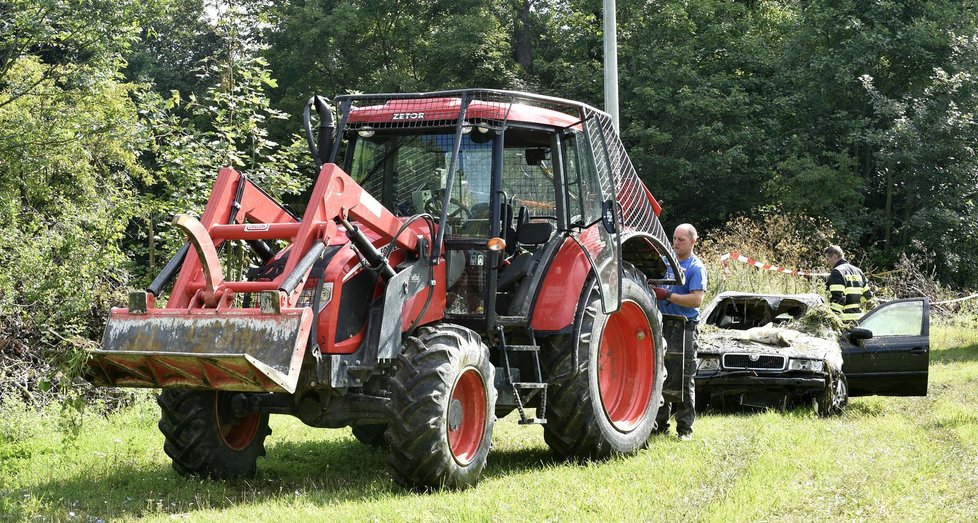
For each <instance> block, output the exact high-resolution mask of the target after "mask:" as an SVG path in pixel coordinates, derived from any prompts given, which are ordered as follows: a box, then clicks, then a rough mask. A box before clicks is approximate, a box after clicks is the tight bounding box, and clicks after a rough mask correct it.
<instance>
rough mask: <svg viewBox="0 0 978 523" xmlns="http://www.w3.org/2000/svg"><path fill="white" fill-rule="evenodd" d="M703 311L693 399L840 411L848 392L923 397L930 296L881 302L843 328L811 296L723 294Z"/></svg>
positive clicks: (825, 412) (720, 403)
mask: <svg viewBox="0 0 978 523" xmlns="http://www.w3.org/2000/svg"><path fill="white" fill-rule="evenodd" d="M701 317H702V318H703V319H704V320H703V321H704V325H703V327H702V329H701V330H702V332H701V334H700V338H699V350H698V352H697V356H698V364H697V366H696V373H695V379H696V403H697V407H701V406H709V407H720V408H723V407H729V406H735V405H737V406H744V407H757V408H778V409H787V408H792V407H796V406H799V405H812V404H814V405H815V408H816V410H817V412H818V413H819V414H820V415H823V416H828V415H833V414H838V413H839V412H841V411H842V409H843V408H844V407H845V405H846V403H847V402H848V400H849V398H850V397H854V396H871V395H887V396H925V395H926V394H927V372H928V366H929V354H930V336H929V329H930V308H929V303H928V301H927V298H911V299H903V300H894V301H889V302H886V303H884V304H882V305H880V306H878V307H876V308H875V309H873V310H871V311H869V312H867V313H866V314H865V315H864V316H863V317H862V318H861V319H860V320H859V321H858V322H856V324H855V325H854V326H853V325H849V326H846V327H843V326H842V325H841V324H840V323H839V322H838V320H837V319H836V318H835V317H834V316H833V315H832V313H831V311H830V310H829V309H828V307H827V305H826V304H825V300H824V298H822V296H820V295H818V294H753V293H743V292H724V293H721V294H720V295H718V296H717V297H716V298H714V299H713V300H712V301H711V302H710V303H709V304H708V305H707V306H706V308H705V309H704V311H703V314H702V315H701Z"/></svg>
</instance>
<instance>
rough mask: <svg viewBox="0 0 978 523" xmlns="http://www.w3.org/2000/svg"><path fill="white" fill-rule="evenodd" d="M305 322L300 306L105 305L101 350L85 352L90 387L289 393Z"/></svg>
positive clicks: (309, 317) (299, 360)
mask: <svg viewBox="0 0 978 523" xmlns="http://www.w3.org/2000/svg"><path fill="white" fill-rule="evenodd" d="M311 323H312V311H311V310H310V309H309V308H308V307H304V308H294V309H282V311H281V313H276V314H262V313H261V312H259V311H258V310H256V309H230V310H222V311H215V310H213V309H205V310H195V311H186V310H177V309H151V310H150V311H149V312H148V313H139V314H133V313H130V312H128V311H127V310H126V309H113V310H112V314H111V316H110V318H109V322H108V324H107V325H106V327H105V334H104V335H103V336H102V346H101V348H99V349H96V350H92V351H91V356H92V357H91V359H90V360H89V362H88V379H89V380H91V381H92V382H93V383H94V384H95V385H97V386H117V387H185V388H197V389H217V390H228V391H242V392H244V391H256V392H261V391H264V392H288V393H290V394H291V393H293V392H295V389H296V384H297V382H298V379H299V371H300V370H301V367H302V359H303V355H304V354H305V348H306V343H307V341H308V337H309V328H310V326H311Z"/></svg>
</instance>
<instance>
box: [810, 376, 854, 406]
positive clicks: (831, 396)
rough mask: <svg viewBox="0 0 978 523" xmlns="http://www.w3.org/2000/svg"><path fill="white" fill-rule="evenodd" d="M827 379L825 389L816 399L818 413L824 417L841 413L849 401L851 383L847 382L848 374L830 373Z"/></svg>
mask: <svg viewBox="0 0 978 523" xmlns="http://www.w3.org/2000/svg"><path fill="white" fill-rule="evenodd" d="M827 380H828V383H827V384H826V387H825V390H824V391H822V393H821V395H820V396H819V397H818V399H817V400H816V403H817V408H818V415H819V416H822V417H826V416H834V415H837V414H839V413H841V412H842V409H843V408H845V406H846V404H847V403H849V384H848V383H847V382H846V375H845V374H842V373H839V374H829V377H828V378H827Z"/></svg>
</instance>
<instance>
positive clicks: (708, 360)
mask: <svg viewBox="0 0 978 523" xmlns="http://www.w3.org/2000/svg"><path fill="white" fill-rule="evenodd" d="M697 370H704V371H714V370H720V358H718V357H716V356H701V357H700V364H699V367H697Z"/></svg>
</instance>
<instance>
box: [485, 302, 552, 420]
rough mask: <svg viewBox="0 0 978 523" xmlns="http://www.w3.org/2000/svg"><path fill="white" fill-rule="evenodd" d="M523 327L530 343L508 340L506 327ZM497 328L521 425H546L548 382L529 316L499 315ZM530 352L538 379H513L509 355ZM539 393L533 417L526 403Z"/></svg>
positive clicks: (507, 376) (504, 364)
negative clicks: (512, 342) (541, 365)
mask: <svg viewBox="0 0 978 523" xmlns="http://www.w3.org/2000/svg"><path fill="white" fill-rule="evenodd" d="M506 326H511V327H522V328H524V329H526V332H527V334H528V337H529V341H530V344H529V345H510V344H508V343H507V342H506V329H505V328H504V327H506ZM497 328H498V329H499V346H500V348H501V351H502V355H503V370H504V372H505V373H506V381H507V383H509V385H510V387H512V389H513V397H514V398H515V399H516V410H518V411H519V413H520V421H519V424H520V425H544V424H546V423H547V419H546V418H545V417H544V415H545V414H544V413H545V412H547V383H546V382H544V381H543V372H542V370H541V368H540V346H539V345H537V341H536V336H535V335H534V333H533V329H532V328H530V326H529V318H526V317H521V316H499V317H497ZM520 352H522V353H530V354H532V355H533V365H534V369H535V370H536V373H535V374H536V381H513V372H512V367H511V366H510V363H509V357H510V355H511V354H514V353H520ZM537 393H539V395H540V403H539V405H538V406H537V415H536V417H535V418H531V417H529V416H528V415H527V414H526V409H525V408H524V404H525V403H526V401H527V400H529V399H530V398H531V397H532V396H533V395H534V394H537Z"/></svg>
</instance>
